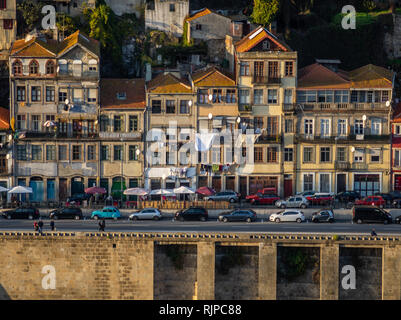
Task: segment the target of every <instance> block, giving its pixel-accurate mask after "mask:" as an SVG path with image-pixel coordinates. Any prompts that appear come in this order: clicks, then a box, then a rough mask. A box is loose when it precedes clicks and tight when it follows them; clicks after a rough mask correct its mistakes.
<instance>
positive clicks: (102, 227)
mask: <svg viewBox="0 0 401 320" xmlns="http://www.w3.org/2000/svg"><path fill="white" fill-rule="evenodd" d="M105 228H106V221H105V220H104V219H103V220H102V221H99V231H104V229H105Z"/></svg>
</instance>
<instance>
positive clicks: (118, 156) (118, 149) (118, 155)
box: [113, 145, 123, 161]
mask: <svg viewBox="0 0 401 320" xmlns="http://www.w3.org/2000/svg"><path fill="white" fill-rule="evenodd" d="M113 154H114V157H113V159H114V161H118V160H122V159H123V146H121V145H116V146H114V152H113Z"/></svg>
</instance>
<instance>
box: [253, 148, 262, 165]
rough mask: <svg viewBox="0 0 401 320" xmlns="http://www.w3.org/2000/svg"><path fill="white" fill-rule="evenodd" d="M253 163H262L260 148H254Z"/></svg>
mask: <svg viewBox="0 0 401 320" xmlns="http://www.w3.org/2000/svg"><path fill="white" fill-rule="evenodd" d="M254 161H255V162H263V148H262V147H255V148H254Z"/></svg>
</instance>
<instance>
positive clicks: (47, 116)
mask: <svg viewBox="0 0 401 320" xmlns="http://www.w3.org/2000/svg"><path fill="white" fill-rule="evenodd" d="M54 119H55V116H54V115H50V114H48V115H46V121H52V122H54ZM51 129H53V128H50V127H46V128H45V130H46V132H50V131H51ZM53 130H54V129H53Z"/></svg>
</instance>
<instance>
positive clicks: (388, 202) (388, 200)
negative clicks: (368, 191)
mask: <svg viewBox="0 0 401 320" xmlns="http://www.w3.org/2000/svg"><path fill="white" fill-rule="evenodd" d="M374 195H375V196H380V197H382V198H383V199H384V200H385V201H386V205H391V203H392V202H393V196H392V195H391V194H390V193H383V192H376V193H375V194H374Z"/></svg>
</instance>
